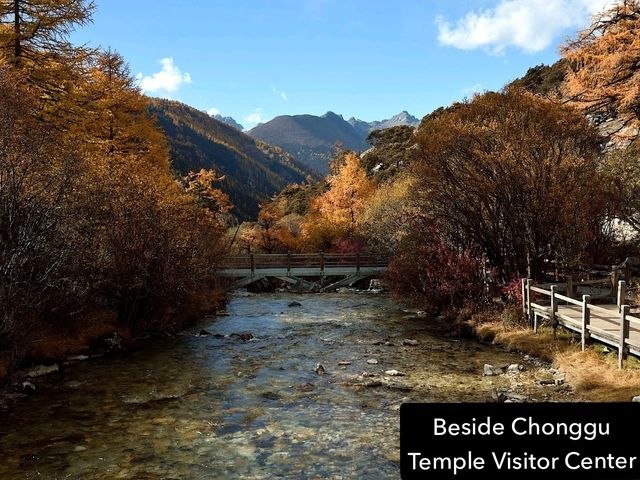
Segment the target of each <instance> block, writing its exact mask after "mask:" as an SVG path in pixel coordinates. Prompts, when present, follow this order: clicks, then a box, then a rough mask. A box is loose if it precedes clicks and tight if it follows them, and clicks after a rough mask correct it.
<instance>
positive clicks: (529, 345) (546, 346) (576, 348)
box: [467, 309, 640, 402]
mask: <svg viewBox="0 0 640 480" xmlns="http://www.w3.org/2000/svg"><path fill="white" fill-rule="evenodd" d="M513 318H514V315H513V313H512V312H510V310H509V309H506V310H505V311H503V312H499V313H493V314H482V315H476V316H472V317H471V319H470V320H468V321H467V324H468V325H469V326H470V329H471V330H472V331H473V332H474V334H475V336H476V337H477V338H478V339H479V340H481V341H484V342H491V343H493V344H495V345H500V346H503V347H505V348H508V349H509V350H511V351H514V352H520V353H523V354H527V355H532V356H535V357H538V358H541V359H543V360H545V361H547V362H550V363H551V364H552V365H553V366H554V368H556V369H558V370H559V371H561V372H562V373H563V374H564V375H566V379H567V381H568V382H569V383H571V384H572V385H573V386H574V388H575V391H576V394H578V395H579V396H581V397H582V398H584V399H585V400H589V401H596V402H628V401H631V400H632V399H633V398H634V397H636V396H638V395H640V362H639V361H638V359H636V358H635V357H632V356H629V358H628V360H627V362H626V365H625V368H624V369H622V370H620V369H618V368H617V364H616V361H617V352H615V351H612V350H611V349H609V348H607V347H604V346H602V345H599V344H596V343H594V344H592V345H591V346H589V347H588V348H587V349H586V351H584V352H582V351H581V349H580V345H579V343H578V342H579V339H577V337H576V336H575V335H574V334H571V333H569V332H567V331H565V330H563V329H562V328H560V329H558V332H557V333H558V335H557V338H556V339H554V338H553V331H552V329H551V328H541V329H540V330H539V331H538V333H537V334H534V333H533V331H532V330H531V329H530V328H526V327H523V326H520V325H518V324H516V323H514V322H513Z"/></svg>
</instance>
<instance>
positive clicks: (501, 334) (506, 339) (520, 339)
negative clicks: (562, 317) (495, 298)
mask: <svg viewBox="0 0 640 480" xmlns="http://www.w3.org/2000/svg"><path fill="white" fill-rule="evenodd" d="M475 331H476V334H477V335H478V336H479V337H480V339H482V340H485V341H493V342H495V343H498V344H500V345H504V346H506V347H507V348H509V349H510V350H514V351H517V352H521V353H526V354H529V355H533V356H535V357H538V358H541V359H543V360H546V361H548V362H553V361H554V360H555V358H556V356H557V355H558V354H559V353H563V352H566V351H577V346H576V345H575V344H573V343H572V342H571V337H570V336H568V335H564V334H562V333H561V332H560V331H558V338H557V339H555V340H554V338H553V331H552V330H551V329H540V330H538V333H537V334H536V335H534V334H533V332H532V331H531V330H530V329H528V328H524V327H519V326H508V325H505V324H504V323H502V322H496V321H494V322H489V323H482V324H480V325H477V326H476V327H475Z"/></svg>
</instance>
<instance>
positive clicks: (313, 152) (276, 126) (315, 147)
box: [249, 112, 367, 174]
mask: <svg viewBox="0 0 640 480" xmlns="http://www.w3.org/2000/svg"><path fill="white" fill-rule="evenodd" d="M249 134H250V135H251V136H252V137H255V138H258V139H260V140H264V141H265V142H269V143H271V144H273V145H278V146H279V147H282V148H283V149H285V150H286V151H287V152H289V153H291V154H293V155H294V156H295V157H296V158H298V159H299V160H300V161H301V162H303V163H304V164H305V165H308V166H309V167H311V168H313V169H314V170H317V171H319V172H320V173H324V174H326V173H327V172H328V165H329V159H330V158H331V156H332V155H333V154H334V153H335V147H336V144H340V145H341V146H342V147H343V148H346V149H349V150H356V151H361V150H364V149H365V148H366V146H367V145H366V143H365V141H364V138H363V137H362V136H361V135H360V134H359V133H358V132H356V130H355V129H354V128H353V127H352V126H351V125H350V124H349V123H348V122H346V121H345V120H344V119H343V118H342V117H341V116H340V115H336V114H335V113H333V112H327V113H326V114H324V115H322V116H321V117H317V116H315V115H282V116H279V117H276V118H274V119H273V120H270V121H269V122H266V123H263V124H261V125H258V126H257V127H254V128H252V129H251V130H250V131H249Z"/></svg>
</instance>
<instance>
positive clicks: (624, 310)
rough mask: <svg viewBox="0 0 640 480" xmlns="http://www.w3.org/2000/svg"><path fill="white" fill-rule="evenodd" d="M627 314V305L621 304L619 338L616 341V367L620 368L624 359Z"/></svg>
mask: <svg viewBox="0 0 640 480" xmlns="http://www.w3.org/2000/svg"><path fill="white" fill-rule="evenodd" d="M628 314H629V305H622V308H621V309H620V340H619V343H618V368H622V362H623V360H624V350H625V341H626V337H627V315H628Z"/></svg>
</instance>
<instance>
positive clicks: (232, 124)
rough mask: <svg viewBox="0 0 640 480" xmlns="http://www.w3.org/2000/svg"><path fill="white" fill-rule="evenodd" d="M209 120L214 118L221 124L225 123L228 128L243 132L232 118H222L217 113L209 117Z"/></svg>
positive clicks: (242, 128)
mask: <svg viewBox="0 0 640 480" xmlns="http://www.w3.org/2000/svg"><path fill="white" fill-rule="evenodd" d="M211 118H214V119H216V120H218V121H220V122H222V123H226V124H227V125H229V126H230V127H233V128H235V129H237V130H240V131H241V132H243V131H244V127H243V126H242V125H240V124H239V123H238V122H236V121H235V120H234V118H233V117H223V116H222V115H220V114H219V113H216V114H215V115H211Z"/></svg>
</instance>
